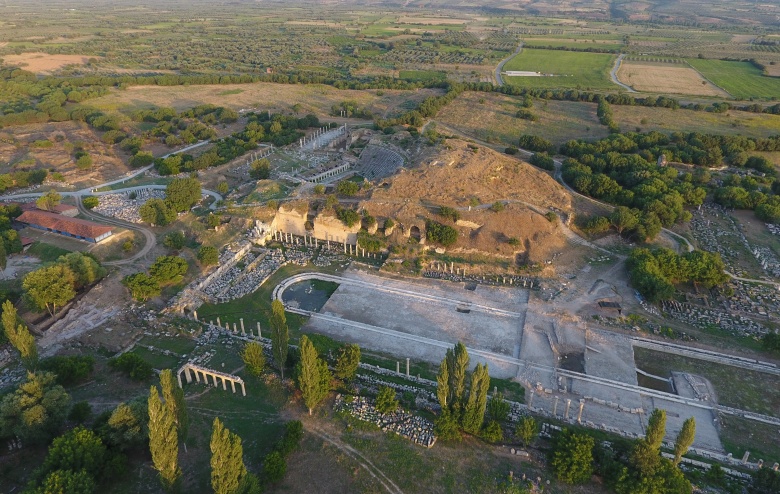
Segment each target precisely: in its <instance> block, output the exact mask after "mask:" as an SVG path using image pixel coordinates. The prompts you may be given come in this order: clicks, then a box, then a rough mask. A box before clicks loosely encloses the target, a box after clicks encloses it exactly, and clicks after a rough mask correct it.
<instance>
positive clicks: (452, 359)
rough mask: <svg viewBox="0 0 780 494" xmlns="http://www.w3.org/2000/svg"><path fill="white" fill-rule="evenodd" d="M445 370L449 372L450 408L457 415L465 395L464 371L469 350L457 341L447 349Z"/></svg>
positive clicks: (461, 407) (467, 362)
mask: <svg viewBox="0 0 780 494" xmlns="http://www.w3.org/2000/svg"><path fill="white" fill-rule="evenodd" d="M446 359H447V370H448V371H449V373H450V386H449V391H450V408H451V409H452V411H453V412H454V413H455V415H456V416H459V415H460V413H461V412H462V409H463V404H464V403H463V402H464V398H465V395H466V371H467V369H468V367H469V352H468V350H466V346H465V345H464V344H463V343H461V342H458V343H457V344H456V345H455V348H452V349H450V350H447V357H446Z"/></svg>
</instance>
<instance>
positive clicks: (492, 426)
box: [482, 420, 504, 443]
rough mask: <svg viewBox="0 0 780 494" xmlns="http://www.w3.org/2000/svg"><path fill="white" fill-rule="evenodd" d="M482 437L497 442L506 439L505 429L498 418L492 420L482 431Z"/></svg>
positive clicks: (490, 441)
mask: <svg viewBox="0 0 780 494" xmlns="http://www.w3.org/2000/svg"><path fill="white" fill-rule="evenodd" d="M482 438H483V439H484V440H485V441H487V442H489V443H497V442H500V441H503V440H504V430H503V429H501V424H499V423H498V421H496V420H491V421H490V422H488V425H486V426H485V429H484V430H483V431H482Z"/></svg>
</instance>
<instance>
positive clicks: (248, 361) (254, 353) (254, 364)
mask: <svg viewBox="0 0 780 494" xmlns="http://www.w3.org/2000/svg"><path fill="white" fill-rule="evenodd" d="M241 360H243V361H244V365H245V366H246V370H248V371H249V373H250V374H252V375H253V376H260V375H262V374H263V369H264V368H265V354H264V353H263V347H262V345H260V343H258V342H256V341H250V342H249V343H247V344H246V345H244V349H243V350H241Z"/></svg>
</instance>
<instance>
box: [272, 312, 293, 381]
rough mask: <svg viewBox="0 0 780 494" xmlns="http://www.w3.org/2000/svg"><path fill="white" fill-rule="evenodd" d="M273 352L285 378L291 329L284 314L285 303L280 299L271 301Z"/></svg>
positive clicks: (275, 361)
mask: <svg viewBox="0 0 780 494" xmlns="http://www.w3.org/2000/svg"><path fill="white" fill-rule="evenodd" d="M270 322H271V354H272V355H273V357H274V363H275V364H276V366H277V367H278V368H279V372H280V373H281V375H282V379H284V365H285V363H286V362H287V351H288V348H289V344H290V331H289V329H288V327H287V316H286V315H285V314H284V304H282V302H281V301H280V300H274V301H273V302H271V321H270Z"/></svg>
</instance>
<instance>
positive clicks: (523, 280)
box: [422, 269, 541, 290]
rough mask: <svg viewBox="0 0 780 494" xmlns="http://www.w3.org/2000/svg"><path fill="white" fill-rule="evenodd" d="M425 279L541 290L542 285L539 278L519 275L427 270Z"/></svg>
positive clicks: (424, 272)
mask: <svg viewBox="0 0 780 494" xmlns="http://www.w3.org/2000/svg"><path fill="white" fill-rule="evenodd" d="M422 275H423V278H432V279H436V280H446V281H454V282H460V283H479V284H481V285H490V286H505V285H511V286H517V287H520V288H528V289H537V290H538V289H540V288H541V284H540V282H539V279H538V278H531V277H528V276H519V275H473V274H467V275H464V274H458V273H451V272H449V271H446V270H435V271H434V270H432V269H429V270H425V271H423V272H422Z"/></svg>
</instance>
